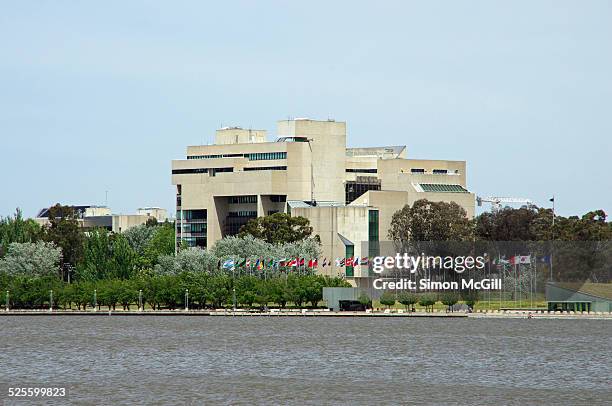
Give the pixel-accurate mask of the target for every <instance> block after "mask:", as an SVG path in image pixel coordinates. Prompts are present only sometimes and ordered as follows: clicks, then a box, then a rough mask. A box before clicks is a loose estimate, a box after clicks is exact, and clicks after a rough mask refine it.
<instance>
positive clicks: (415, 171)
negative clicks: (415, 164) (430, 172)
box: [410, 168, 425, 173]
mask: <svg viewBox="0 0 612 406" xmlns="http://www.w3.org/2000/svg"><path fill="white" fill-rule="evenodd" d="M410 172H412V173H425V169H422V168H412V169H410Z"/></svg>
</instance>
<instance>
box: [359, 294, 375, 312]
mask: <svg viewBox="0 0 612 406" xmlns="http://www.w3.org/2000/svg"><path fill="white" fill-rule="evenodd" d="M357 300H359V303H361V304H362V305H363V307H365V308H366V309H371V308H372V299H370V297H369V296H368V295H366V294H365V293H362V294H361V295H359V298H358V299H357Z"/></svg>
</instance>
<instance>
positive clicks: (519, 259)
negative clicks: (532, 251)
mask: <svg viewBox="0 0 612 406" xmlns="http://www.w3.org/2000/svg"><path fill="white" fill-rule="evenodd" d="M530 263H531V256H530V255H515V256H513V257H510V264H511V265H518V264H530Z"/></svg>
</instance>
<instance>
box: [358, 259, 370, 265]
mask: <svg viewBox="0 0 612 406" xmlns="http://www.w3.org/2000/svg"><path fill="white" fill-rule="evenodd" d="M368 262H369V259H368V257H363V258H361V262H360V263H361V265H367V264H368Z"/></svg>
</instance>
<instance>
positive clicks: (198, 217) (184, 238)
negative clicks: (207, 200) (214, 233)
mask: <svg viewBox="0 0 612 406" xmlns="http://www.w3.org/2000/svg"><path fill="white" fill-rule="evenodd" d="M181 216H182V217H181ZM206 221H207V212H206V210H205V209H195V210H179V211H178V212H177V219H176V243H177V246H180V245H181V244H186V245H187V246H188V247H200V248H206V230H207V227H206Z"/></svg>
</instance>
